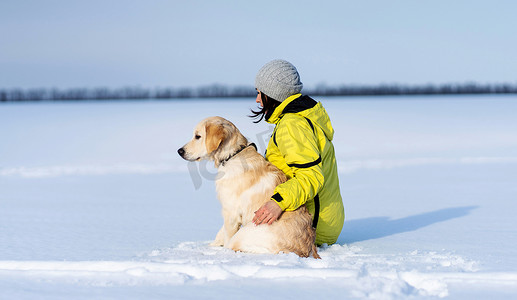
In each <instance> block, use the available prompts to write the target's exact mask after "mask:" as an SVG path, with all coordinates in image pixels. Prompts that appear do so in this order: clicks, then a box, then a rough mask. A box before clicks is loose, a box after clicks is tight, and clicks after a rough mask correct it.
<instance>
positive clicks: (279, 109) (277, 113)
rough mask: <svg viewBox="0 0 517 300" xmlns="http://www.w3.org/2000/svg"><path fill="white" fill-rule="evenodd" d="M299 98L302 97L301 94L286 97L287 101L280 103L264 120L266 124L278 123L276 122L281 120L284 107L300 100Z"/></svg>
mask: <svg viewBox="0 0 517 300" xmlns="http://www.w3.org/2000/svg"><path fill="white" fill-rule="evenodd" d="M301 96H302V94H295V95H292V96H289V97H287V99H285V100H284V101H282V103H280V105H279V106H277V107H276V108H275V110H274V111H273V113H272V114H271V116H270V117H269V118H268V119H267V120H266V122H268V123H271V124H276V123H278V121H280V119H281V118H282V116H283V114H284V109H285V107H286V106H287V105H289V103H291V102H293V101H294V100H296V99H298V98H300V97H301Z"/></svg>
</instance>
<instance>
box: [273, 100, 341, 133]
mask: <svg viewBox="0 0 517 300" xmlns="http://www.w3.org/2000/svg"><path fill="white" fill-rule="evenodd" d="M286 113H294V114H297V115H300V116H302V117H305V118H307V119H309V120H311V122H312V123H313V124H316V125H317V126H318V127H319V128H321V130H323V133H324V134H325V136H326V137H327V139H328V140H329V141H332V139H333V138H334V128H332V124H331V123H330V118H329V116H328V114H327V111H326V110H325V108H324V107H323V105H322V104H321V102H316V101H315V100H314V99H312V98H311V97H309V96H302V94H296V95H293V96H291V97H289V98H287V99H285V100H284V101H283V102H282V104H280V105H279V106H277V107H276V108H275V110H274V111H273V113H272V114H271V116H270V117H269V118H268V119H267V120H266V122H268V123H272V124H278V122H279V121H280V120H281V119H282V117H283V116H284V115H285V114H286Z"/></svg>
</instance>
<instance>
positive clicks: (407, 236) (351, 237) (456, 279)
mask: <svg viewBox="0 0 517 300" xmlns="http://www.w3.org/2000/svg"><path fill="white" fill-rule="evenodd" d="M318 100H321V101H322V102H323V104H324V106H325V107H326V109H327V111H328V112H329V114H330V116H331V119H332V122H333V125H334V127H335V129H336V135H335V141H334V145H335V148H336V156H337V160H338V167H339V172H340V184H341V192H342V195H343V200H344V204H345V211H346V220H345V225H344V228H343V232H342V234H341V236H340V238H339V239H338V243H337V244H335V245H332V246H324V247H321V248H319V253H320V255H321V257H322V259H321V260H315V259H310V258H299V257H297V256H296V255H293V254H279V255H256V254H246V253H234V252H232V251H230V250H228V249H223V248H214V247H210V246H209V243H210V241H211V240H212V239H213V238H214V237H215V234H216V233H217V230H218V229H219V228H220V226H221V222H222V219H221V216H220V205H219V203H218V201H217V200H216V197H215V187H214V182H213V180H214V177H215V170H214V168H213V166H212V165H210V163H204V162H201V163H187V162H186V161H184V160H182V159H181V158H180V157H179V156H178V155H177V153H176V149H178V148H179V147H180V146H182V145H183V144H184V143H185V142H186V141H187V140H188V139H190V138H191V134H192V129H193V127H194V125H195V124H196V123H197V122H198V121H200V120H202V119H204V118H205V117H207V116H212V115H220V116H223V117H225V118H228V119H229V120H231V121H232V122H234V123H235V124H236V125H237V126H238V127H239V128H240V129H241V131H242V132H243V133H244V134H245V135H246V136H248V137H249V138H250V139H251V140H252V141H253V142H255V143H256V144H257V146H258V148H259V151H261V152H262V153H263V151H264V149H265V145H266V142H267V140H268V138H269V135H270V134H271V132H272V127H271V125H269V124H266V123H263V122H262V123H260V124H253V123H252V122H251V120H250V119H249V118H247V117H246V115H247V114H249V108H253V107H254V105H255V104H254V102H253V99H233V100H224V99H214V100H197V99H191V100H184V101H140V102H139V101H117V102H107V103H104V102H82V103H58V102H56V103H16V104H14V103H4V104H2V105H0V137H1V140H0V298H2V299H56V298H66V299H70V298H73V299H90V298H106V299H112V298H117V299H120V298H124V299H142V298H144V299H148V298H151V299H162V298H167V299H169V298H174V299H200V298H201V299H203V298H208V299H227V298H246V299H259V298H264V297H269V298H282V299H283V298H287V299H294V298H299V299H310V298H314V297H325V298H331V297H334V298H339V299H343V298H350V299H370V298H372V299H401V298H402V299H404V298H423V299H435V298H444V297H446V298H450V299H472V298H488V297H490V298H501V299H508V298H512V297H516V296H517V247H516V246H517V226H516V225H517V221H516V218H515V217H514V212H515V211H516V209H517V202H516V196H517V184H516V178H517V119H516V118H515V111H517V102H515V99H514V97H513V96H455V97H383V98H318Z"/></svg>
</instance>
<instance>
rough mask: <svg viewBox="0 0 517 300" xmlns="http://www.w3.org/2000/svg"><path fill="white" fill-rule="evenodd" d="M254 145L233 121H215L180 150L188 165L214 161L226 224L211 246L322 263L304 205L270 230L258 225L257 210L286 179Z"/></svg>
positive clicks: (200, 127)
mask: <svg viewBox="0 0 517 300" xmlns="http://www.w3.org/2000/svg"><path fill="white" fill-rule="evenodd" d="M254 146H255V145H254V144H248V140H247V139H246V138H245V137H244V136H243V135H242V134H241V133H240V131H239V130H238V129H237V127H235V125H234V124H233V123H231V122H230V121H228V120H226V119H224V118H221V117H210V118H206V119H204V120H203V121H201V122H200V123H199V124H198V125H197V126H196V127H195V129H194V136H193V138H192V140H191V141H189V142H188V143H187V144H186V145H185V146H183V147H182V148H180V149H179V150H178V154H179V155H180V156H181V157H182V158H184V159H186V160H188V161H197V160H203V159H208V160H213V161H214V162H215V167H216V168H217V179H216V183H215V184H216V190H217V196H218V198H219V201H220V202H221V206H222V215H223V219H224V224H223V227H222V228H221V230H219V232H218V233H217V235H216V237H215V241H214V242H213V243H212V244H211V245H212V246H224V247H226V248H229V249H232V250H234V251H241V252H250V253H280V252H283V253H288V252H294V253H296V254H297V255H299V256H301V257H309V256H312V257H314V258H319V255H318V253H317V249H316V246H315V245H314V239H315V236H316V234H315V231H314V228H312V217H311V215H310V214H309V212H308V210H307V208H306V207H305V206H302V207H300V208H298V209H297V210H295V211H286V212H283V213H282V215H281V216H280V218H279V219H278V220H277V221H275V222H273V223H272V224H271V225H268V224H262V225H258V226H256V225H255V224H254V223H253V222H252V220H253V216H254V214H255V211H257V210H258V209H259V208H260V207H261V206H262V205H263V204H264V203H266V202H267V201H269V200H270V198H271V196H272V195H273V191H274V189H275V187H276V186H277V185H279V184H280V183H283V182H285V181H286V176H285V174H284V173H283V172H282V171H280V169H278V168H277V167H275V166H274V165H273V164H271V163H270V162H268V161H266V160H265V159H264V157H263V156H262V155H260V154H259V153H258V152H257V149H256V148H255V147H254Z"/></svg>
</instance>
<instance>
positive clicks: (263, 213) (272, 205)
mask: <svg viewBox="0 0 517 300" xmlns="http://www.w3.org/2000/svg"><path fill="white" fill-rule="evenodd" d="M280 215H282V209H281V208H280V206H278V204H276V202H275V201H273V200H270V201H268V202H266V203H265V204H264V205H262V207H261V208H259V210H257V211H256V212H255V216H254V217H253V223H255V225H260V224H266V223H267V224H269V225H271V224H273V222H274V221H276V220H277V219H278V218H279V217H280Z"/></svg>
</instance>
